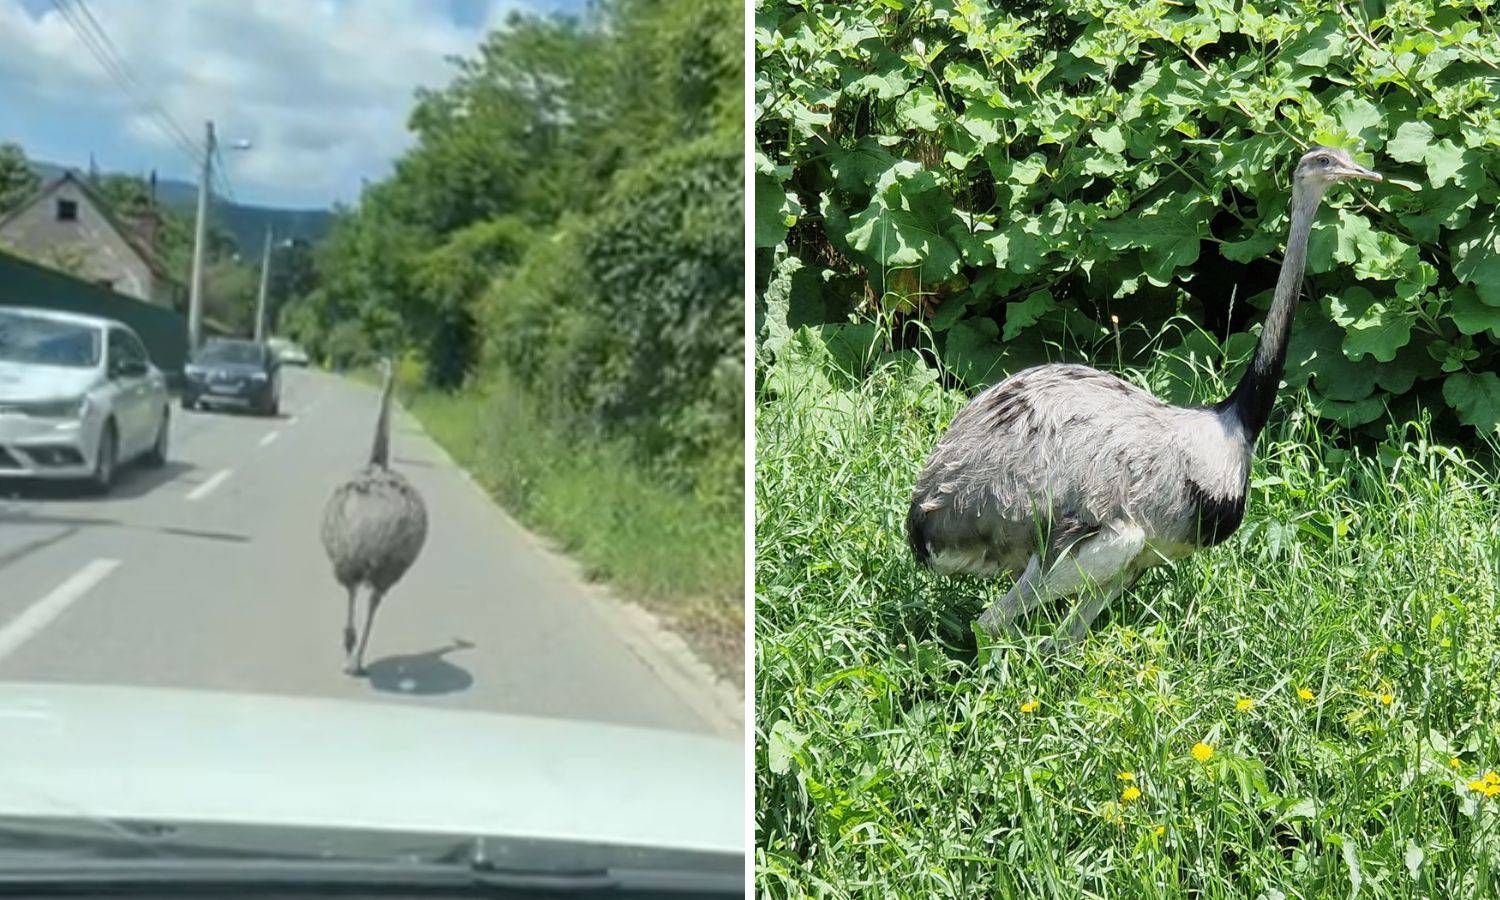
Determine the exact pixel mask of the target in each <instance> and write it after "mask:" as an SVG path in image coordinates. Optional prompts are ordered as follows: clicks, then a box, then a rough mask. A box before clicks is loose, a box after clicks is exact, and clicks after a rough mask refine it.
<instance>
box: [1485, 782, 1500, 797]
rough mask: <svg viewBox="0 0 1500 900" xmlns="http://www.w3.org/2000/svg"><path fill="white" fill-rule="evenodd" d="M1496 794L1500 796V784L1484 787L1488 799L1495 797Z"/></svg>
mask: <svg viewBox="0 0 1500 900" xmlns="http://www.w3.org/2000/svg"><path fill="white" fill-rule="evenodd" d="M1496 794H1500V784H1487V785H1485V786H1484V795H1485V796H1486V797H1493V796H1495V795H1496Z"/></svg>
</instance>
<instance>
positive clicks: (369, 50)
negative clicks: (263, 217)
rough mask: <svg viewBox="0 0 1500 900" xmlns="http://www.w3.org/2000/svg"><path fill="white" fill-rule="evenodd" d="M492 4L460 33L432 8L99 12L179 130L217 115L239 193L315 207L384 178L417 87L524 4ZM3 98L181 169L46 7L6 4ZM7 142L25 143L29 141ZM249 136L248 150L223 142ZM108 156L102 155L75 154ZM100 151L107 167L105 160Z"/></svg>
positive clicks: (406, 138)
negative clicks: (85, 125)
mask: <svg viewBox="0 0 1500 900" xmlns="http://www.w3.org/2000/svg"><path fill="white" fill-rule="evenodd" d="M484 6H485V7H486V8H485V9H484V10H483V11H482V12H481V13H480V14H476V15H469V16H466V17H465V18H466V19H467V20H468V21H470V22H473V23H474V24H471V25H466V24H461V23H458V22H455V21H454V20H453V19H452V18H450V17H449V15H448V6H447V5H446V4H441V3H436V2H432V0H299V2H285V0H238V2H223V0H177V2H172V3H157V2H142V0H128V2H127V0H92V2H90V4H89V8H90V10H91V11H92V12H93V14H94V16H95V18H97V19H98V21H99V22H100V24H101V25H102V26H103V27H104V29H105V31H106V32H107V33H108V34H109V36H110V38H111V39H112V40H113V42H114V45H115V47H116V48H117V51H118V53H119V55H120V57H121V58H122V59H124V60H125V61H126V63H127V64H128V66H129V67H130V69H131V70H132V71H133V72H134V74H135V75H136V76H137V77H138V79H139V80H140V81H141V82H142V83H143V84H144V85H146V86H147V87H148V88H150V90H151V93H152V94H153V95H154V96H155V97H156V98H157V99H158V100H159V101H160V103H161V104H162V106H163V107H165V109H166V110H167V111H168V113H169V114H170V115H171V117H172V118H173V119H174V120H175V121H176V122H177V123H178V124H179V125H181V126H182V127H183V128H184V129H185V130H187V131H188V132H189V134H190V135H192V136H193V137H194V138H195V139H197V138H198V137H199V135H200V134H201V129H202V123H203V122H204V120H206V119H213V120H214V121H215V123H216V126H217V128H218V132H219V135H220V138H221V140H222V141H223V143H224V146H225V149H224V156H225V159H226V160H227V163H228V166H229V171H230V175H231V178H232V181H233V183H234V184H235V186H236V189H237V193H238V194H239V196H240V198H241V199H242V200H247V201H254V200H256V199H258V198H262V197H269V198H278V197H279V198H288V197H304V198H307V200H308V201H309V202H319V201H321V202H328V201H331V200H333V199H335V198H338V199H344V200H351V199H353V198H354V197H355V196H356V195H357V192H358V189H359V183H360V178H361V177H368V178H378V177H381V176H382V175H384V174H385V173H386V172H388V171H389V166H390V162H391V160H392V159H394V158H395V157H396V156H398V155H399V154H400V152H401V151H402V150H403V149H404V148H406V147H407V146H408V145H409V144H410V140H411V138H410V135H409V134H408V133H407V130H406V119H407V115H408V113H409V111H410V108H411V103H412V97H413V92H414V90H415V89H416V88H417V87H418V86H433V87H436V86H440V85H442V84H444V83H446V82H447V81H448V80H449V78H450V77H451V76H452V74H453V67H452V66H451V64H450V63H449V62H448V58H449V57H451V56H454V55H467V54H471V53H472V52H473V51H474V49H475V48H476V47H477V45H478V43H479V41H480V39H481V37H482V35H483V30H484V27H485V26H486V25H488V24H490V23H496V22H499V21H500V20H501V19H502V17H503V16H504V14H505V12H506V11H507V10H508V9H511V8H515V7H516V4H515V3H514V2H510V0H487V2H485V3H484ZM468 12H471V13H472V12H475V11H474V10H472V9H471V10H468ZM0 104H3V105H7V106H11V107H13V109H19V110H20V111H22V112H24V111H25V110H26V109H28V108H31V107H33V106H34V107H35V108H36V109H37V110H39V111H55V110H57V109H60V108H63V109H75V110H78V111H79V112H80V114H81V115H88V114H90V113H91V112H92V111H98V112H99V113H101V114H102V115H103V116H104V118H105V119H106V120H107V121H105V122H103V123H99V122H95V123H94V124H93V126H92V127H94V128H96V129H97V128H99V127H101V126H102V127H104V128H106V129H108V128H109V127H110V126H113V130H114V131H115V133H116V135H117V136H118V137H119V139H121V140H122V141H124V142H125V143H126V144H133V145H136V146H138V147H139V150H140V152H141V153H144V154H147V155H149V154H150V152H151V151H153V150H154V151H156V152H159V153H160V154H161V156H162V157H163V162H162V164H161V167H162V168H163V169H164V170H170V171H182V170H183V169H184V168H185V167H186V166H187V164H186V163H185V162H184V161H183V159H182V154H181V153H179V152H178V151H176V150H175V149H174V147H173V144H172V142H171V141H170V140H169V139H168V138H167V137H166V136H164V135H163V134H162V133H161V132H160V130H159V129H158V128H157V127H156V126H155V125H153V124H152V122H151V120H150V117H149V116H148V115H147V114H145V112H144V111H142V110H141V109H140V108H139V107H138V105H137V104H134V103H133V102H132V101H131V100H130V99H129V97H128V96H127V95H126V94H125V93H124V92H122V91H121V90H120V88H118V87H117V86H116V85H115V84H114V83H113V82H112V81H111V80H110V79H109V78H108V77H107V76H106V75H105V73H104V71H103V69H102V68H101V67H100V65H99V64H98V63H97V62H96V61H95V60H94V58H93V57H92V56H90V55H89V54H88V52H87V51H86V50H85V49H84V47H83V45H82V44H81V43H80V41H79V39H78V37H77V36H76V35H75V34H74V33H73V31H72V30H71V29H70V28H69V26H68V24H67V23H66V21H65V20H64V19H63V18H62V16H61V15H60V14H59V13H58V12H56V11H55V10H53V9H51V8H43V9H41V11H40V12H39V13H38V12H30V13H29V12H28V11H27V10H26V9H25V8H24V7H23V6H22V5H21V0H0ZM23 118H24V117H23ZM0 137H16V138H19V139H21V140H22V141H23V143H24V142H25V141H26V135H24V134H21V135H14V136H12V135H4V136H0ZM242 138H244V139H249V140H250V141H252V142H253V144H254V149H252V150H251V151H249V152H244V153H235V152H232V151H230V150H229V149H228V144H229V143H230V142H232V141H234V140H238V139H242ZM89 139H90V140H93V141H97V140H98V137H97V136H94V135H93V134H91V135H90V136H89ZM53 143H54V144H56V141H55V140H54V142H53ZM100 149H107V148H99V147H97V146H88V147H80V148H79V149H78V153H80V154H86V153H87V152H89V151H90V150H100ZM101 155H102V156H103V157H104V159H105V164H106V165H108V164H109V163H110V159H109V154H108V153H107V152H106V153H102V154H101ZM153 165H155V163H153Z"/></svg>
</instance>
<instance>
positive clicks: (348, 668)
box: [344, 661, 370, 678]
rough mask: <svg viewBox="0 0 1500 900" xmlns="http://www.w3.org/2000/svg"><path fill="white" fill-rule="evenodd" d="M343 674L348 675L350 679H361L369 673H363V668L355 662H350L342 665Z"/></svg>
mask: <svg viewBox="0 0 1500 900" xmlns="http://www.w3.org/2000/svg"><path fill="white" fill-rule="evenodd" d="M344 674H345V675H348V676H349V677H350V678H363V677H365V676H366V675H368V674H370V673H369V672H367V671H365V667H364V666H362V665H360V664H359V663H357V662H352V661H351V662H348V663H345V664H344Z"/></svg>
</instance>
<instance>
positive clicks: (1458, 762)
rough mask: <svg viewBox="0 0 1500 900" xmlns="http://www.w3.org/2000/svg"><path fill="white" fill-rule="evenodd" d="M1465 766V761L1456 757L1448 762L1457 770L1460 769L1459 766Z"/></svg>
mask: <svg viewBox="0 0 1500 900" xmlns="http://www.w3.org/2000/svg"><path fill="white" fill-rule="evenodd" d="M1463 764H1464V761H1463V760H1461V759H1459V758H1458V757H1456V756H1455V757H1453V758H1452V759H1450V760H1448V765H1450V766H1452V767H1453V768H1455V769H1456V768H1458V767H1459V766H1461V765H1463Z"/></svg>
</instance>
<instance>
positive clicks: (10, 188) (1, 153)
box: [0, 144, 42, 215]
mask: <svg viewBox="0 0 1500 900" xmlns="http://www.w3.org/2000/svg"><path fill="white" fill-rule="evenodd" d="M41 184H42V179H41V178H40V176H38V175H37V174H36V172H35V171H34V170H33V169H32V168H31V164H30V163H29V162H27V160H26V153H25V151H23V150H22V149H21V148H20V147H19V146H17V145H16V144H0V215H4V214H5V213H7V212H10V210H12V209H14V208H15V207H16V206H17V205H18V204H20V203H21V202H22V201H24V200H26V198H28V197H30V196H31V195H32V194H34V193H36V191H37V189H38V188H40V187H41Z"/></svg>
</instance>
